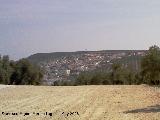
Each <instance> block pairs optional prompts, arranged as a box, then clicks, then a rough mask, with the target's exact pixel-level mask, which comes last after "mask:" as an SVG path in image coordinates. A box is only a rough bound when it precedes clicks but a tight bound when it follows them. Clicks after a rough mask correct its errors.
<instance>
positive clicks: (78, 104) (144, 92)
mask: <svg viewBox="0 0 160 120" xmlns="http://www.w3.org/2000/svg"><path fill="white" fill-rule="evenodd" d="M70 119H71V120H160V89H159V88H153V87H149V86H146V85H139V86H136V85H135V86H134V85H132V86H127V85H125V86H118V85H117V86H112V85H110V86H66V87H59V86H57V87H54V86H6V88H5V86H2V85H1V86H0V120H70Z"/></svg>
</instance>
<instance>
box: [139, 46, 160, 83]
mask: <svg viewBox="0 0 160 120" xmlns="http://www.w3.org/2000/svg"><path fill="white" fill-rule="evenodd" d="M141 68H142V71H141V74H142V78H143V80H144V82H145V83H148V84H153V85H156V84H160V48H159V47H158V46H156V45H154V46H151V47H150V48H149V51H148V53H147V55H146V56H145V57H144V58H143V59H142V62H141Z"/></svg>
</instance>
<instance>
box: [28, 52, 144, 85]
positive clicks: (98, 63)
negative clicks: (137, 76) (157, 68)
mask: <svg viewBox="0 0 160 120" xmlns="http://www.w3.org/2000/svg"><path fill="white" fill-rule="evenodd" d="M146 52H147V51H145V50H103V51H78V52H55V53H37V54H34V55H31V56H29V57H28V58H27V59H28V60H29V61H31V62H33V63H36V64H38V65H40V66H41V67H42V69H43V70H44V71H45V77H44V81H46V82H47V83H49V84H52V83H53V82H54V81H56V80H67V79H68V80H70V79H74V78H75V76H77V75H78V74H79V73H80V72H83V71H93V70H107V71H110V70H111V66H112V64H113V63H120V64H122V65H123V66H124V67H126V68H130V69H132V70H133V71H139V70H140V69H141V68H140V62H141V59H142V57H143V56H144V55H145V54H146Z"/></svg>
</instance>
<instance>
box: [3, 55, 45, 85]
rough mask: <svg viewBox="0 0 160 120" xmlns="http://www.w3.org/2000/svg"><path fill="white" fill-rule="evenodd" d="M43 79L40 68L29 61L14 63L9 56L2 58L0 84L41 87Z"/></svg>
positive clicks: (23, 60)
mask: <svg viewBox="0 0 160 120" xmlns="http://www.w3.org/2000/svg"><path fill="white" fill-rule="evenodd" d="M42 78H43V72H42V70H41V69H40V67H38V66H36V65H33V64H31V63H30V62H29V61H28V60H27V59H21V60H18V61H13V60H10V59H9V56H7V55H4V56H0V84H9V85H39V84H41V80H42Z"/></svg>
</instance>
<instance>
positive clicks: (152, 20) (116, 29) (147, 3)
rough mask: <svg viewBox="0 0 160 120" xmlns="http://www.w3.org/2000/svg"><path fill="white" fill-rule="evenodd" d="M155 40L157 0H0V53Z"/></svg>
mask: <svg viewBox="0 0 160 120" xmlns="http://www.w3.org/2000/svg"><path fill="white" fill-rule="evenodd" d="M153 44H157V45H160V0H0V54H3V55H4V54H8V55H10V57H11V58H12V59H18V58H22V57H27V56H29V55H31V54H34V53H37V52H38V53H39V52H57V51H81V50H85V49H87V50H109V49H148V47H149V46H151V45H153Z"/></svg>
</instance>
